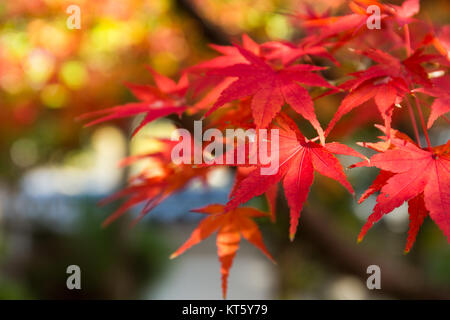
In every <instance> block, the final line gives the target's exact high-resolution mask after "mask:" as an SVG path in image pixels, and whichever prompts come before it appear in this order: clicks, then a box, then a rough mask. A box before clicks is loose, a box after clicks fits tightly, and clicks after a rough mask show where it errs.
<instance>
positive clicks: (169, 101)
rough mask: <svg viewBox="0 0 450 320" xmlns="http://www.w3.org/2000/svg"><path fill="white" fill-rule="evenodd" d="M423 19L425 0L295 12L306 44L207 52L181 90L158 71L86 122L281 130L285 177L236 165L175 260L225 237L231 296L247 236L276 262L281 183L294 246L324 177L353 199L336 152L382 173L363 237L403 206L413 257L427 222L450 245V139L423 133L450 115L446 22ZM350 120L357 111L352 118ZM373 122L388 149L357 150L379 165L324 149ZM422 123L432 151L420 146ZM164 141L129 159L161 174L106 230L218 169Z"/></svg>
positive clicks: (130, 198) (222, 246) (129, 195)
mask: <svg viewBox="0 0 450 320" xmlns="http://www.w3.org/2000/svg"><path fill="white" fill-rule="evenodd" d="M370 5H376V6H378V7H379V8H380V12H381V16H380V19H381V28H380V29H379V30H371V29H368V28H367V27H366V21H367V19H368V17H369V14H368V13H367V7H368V6H370ZM418 12H419V1H418V0H407V1H405V2H404V3H403V4H402V5H401V6H395V5H390V4H385V3H380V2H378V1H376V0H354V1H351V2H349V13H348V14H346V15H342V16H331V15H330V13H329V12H327V13H323V14H319V13H317V12H315V11H314V10H312V9H311V8H307V10H306V11H305V12H302V13H298V14H294V15H292V17H293V18H292V19H293V22H294V23H295V25H296V26H299V29H300V30H301V31H302V32H304V37H303V38H301V39H299V40H296V41H294V42H288V41H270V42H266V43H262V44H258V43H256V42H255V41H253V40H252V39H251V38H250V37H249V36H247V35H243V36H242V42H241V44H234V45H232V46H219V45H211V48H212V49H213V50H215V51H216V52H217V53H218V54H219V55H218V56H217V57H216V58H213V59H211V60H209V61H204V62H201V63H199V64H197V65H195V66H191V67H189V68H187V69H185V70H184V71H183V72H182V73H181V77H180V79H179V81H178V82H175V81H173V80H172V79H169V78H167V77H165V76H163V75H160V74H158V73H157V72H156V71H154V70H151V69H150V72H151V73H152V75H153V78H154V82H155V85H134V84H133V85H131V84H130V85H128V86H129V88H130V90H131V91H132V92H133V94H134V95H135V96H136V98H137V99H139V102H133V103H129V104H126V105H121V106H116V107H113V108H109V109H106V110H101V111H96V112H93V113H90V114H87V115H83V116H82V118H94V120H92V121H91V122H89V123H88V125H93V124H97V123H100V122H103V121H107V120H113V119H118V118H124V117H132V116H136V115H138V114H142V115H143V120H142V122H141V123H140V125H139V126H138V127H137V129H136V130H135V131H134V132H137V131H138V130H139V129H141V128H142V127H143V126H144V125H146V124H147V123H149V122H151V121H153V120H155V119H158V118H161V117H165V116H168V115H171V114H175V115H178V116H179V117H180V119H183V118H184V115H188V116H189V117H190V119H192V117H194V118H197V119H200V118H202V119H205V120H204V121H206V122H208V126H209V127H214V128H219V129H222V130H224V129H226V128H244V129H247V128H254V129H262V128H276V129H279V132H280V139H279V144H278V146H277V149H278V152H279V156H280V166H279V170H278V171H277V173H275V174H272V175H261V173H260V170H259V168H258V167H259V165H258V164H256V165H253V166H249V165H242V166H240V165H237V170H236V179H235V184H234V186H233V188H232V190H231V193H230V196H229V201H228V203H225V204H211V205H208V206H206V207H205V208H202V209H196V210H194V211H196V212H200V213H203V214H206V215H207V216H206V218H205V219H204V220H202V221H201V222H200V224H199V226H198V227H197V228H196V229H195V230H194V232H193V233H192V235H191V237H190V238H189V239H188V240H187V241H186V243H185V244H184V245H182V246H181V247H180V248H179V249H178V250H177V251H176V252H175V253H174V254H173V255H172V257H177V256H178V255H180V254H182V253H183V252H184V251H186V250H187V249H189V248H190V247H192V246H193V245H195V244H197V243H199V242H200V241H202V240H203V239H205V238H207V237H208V236H210V235H211V234H212V233H214V232H216V231H217V248H218V256H219V260H220V263H221V274H222V288H223V295H224V297H225V296H226V290H227V277H228V274H229V270H230V267H231V265H232V262H233V258H234V257H235V254H236V252H237V250H238V248H239V242H240V239H241V236H242V237H244V238H245V239H246V240H248V241H249V242H250V243H252V244H253V245H255V246H256V247H257V248H259V249H260V250H261V251H262V252H263V253H264V254H265V255H266V256H268V257H269V258H270V259H272V257H271V255H270V254H269V253H268V251H267V249H266V247H265V245H264V243H263V239H262V236H261V233H260V231H259V229H258V226H257V224H256V223H255V222H254V221H253V218H257V217H264V216H269V217H271V220H272V221H275V216H276V210H275V208H276V201H277V194H278V186H279V182H281V184H282V186H283V189H284V194H285V197H286V200H287V203H288V205H289V208H290V213H289V214H290V230H289V236H290V239H291V240H293V239H294V236H295V233H296V231H297V227H298V221H299V218H300V213H301V211H302V208H303V205H304V203H305V201H306V200H307V197H308V193H309V190H310V188H311V185H312V183H313V179H314V174H315V173H316V172H317V173H320V174H321V175H324V176H326V177H329V178H332V179H334V180H336V181H337V182H339V183H340V184H341V185H342V186H343V187H344V188H346V189H347V190H348V191H349V192H350V193H351V194H354V190H353V188H352V186H351V184H350V183H349V182H348V180H347V178H346V175H345V173H344V170H343V167H342V165H341V164H340V162H339V160H338V159H337V158H336V156H335V155H336V154H340V155H347V156H353V157H358V158H360V159H362V161H361V162H358V163H356V164H354V165H352V166H351V167H376V168H379V169H380V170H381V171H380V172H379V175H378V176H377V178H376V179H375V181H374V182H373V184H372V185H371V186H370V187H369V189H368V190H367V191H366V192H365V193H364V194H363V195H362V197H361V199H360V202H362V201H364V200H365V199H367V198H368V197H369V196H370V195H372V194H373V193H375V192H379V195H378V197H377V200H376V202H377V203H376V205H375V207H374V209H373V213H372V214H371V215H370V216H369V218H368V220H367V223H366V224H365V225H364V226H363V228H362V230H361V233H360V235H359V237H358V239H359V240H362V238H363V237H364V235H365V234H366V232H367V231H368V230H369V228H370V227H371V226H372V225H373V224H374V223H375V222H377V221H378V220H380V219H381V218H382V216H383V215H384V214H388V213H390V212H391V211H392V210H393V209H395V208H397V207H399V206H400V205H402V204H403V203H404V202H407V203H408V206H409V209H408V212H409V217H410V230H409V235H408V239H407V244H406V249H405V251H409V250H410V249H411V247H412V245H413V243H414V240H415V238H416V235H417V233H418V230H419V227H420V225H421V224H422V222H423V221H424V219H425V218H426V217H427V216H430V218H431V219H432V220H433V221H434V222H435V223H436V224H437V226H438V227H439V228H440V229H441V230H442V232H443V234H444V235H445V236H446V237H447V239H448V240H449V241H450V141H448V142H447V143H446V144H444V145H441V146H433V145H432V144H431V143H432V141H431V140H430V137H429V135H428V132H427V130H428V129H429V128H430V127H431V126H433V124H434V123H435V121H436V120H437V119H438V118H442V119H443V123H445V122H447V124H448V122H449V120H448V118H446V116H445V114H446V113H448V112H449V111H450V96H449V92H450V75H449V66H450V46H449V43H450V37H449V34H450V33H449V32H448V31H449V28H450V26H444V27H443V28H438V27H434V26H431V25H429V24H428V23H426V22H423V21H421V20H419V19H417V18H416V17H415V15H416V14H417V13H418ZM349 50H351V52H350V54H352V55H353V56H354V59H355V60H357V61H360V62H361V65H362V66H363V67H359V69H358V70H357V71H355V72H352V73H349V74H345V75H344V76H342V77H340V78H338V79H334V80H333V81H331V80H326V79H325V77H324V73H323V72H324V71H327V69H329V68H334V69H336V70H340V69H341V63H343V61H340V58H339V57H340V53H341V52H342V51H346V52H347V53H348V51H349ZM347 59H348V58H347ZM362 62H365V64H363V63H362ZM324 64H328V67H324V66H323V65H324ZM340 71H341V72H342V70H340ZM334 94H336V95H340V96H343V99H342V100H341V102H340V105H339V106H336V111H335V113H334V116H333V117H332V118H331V120H329V123H328V126H327V128H326V129H325V130H324V129H323V127H322V124H321V122H320V121H319V118H318V117H317V115H316V110H315V107H314V102H315V101H317V100H318V99H321V98H323V97H326V96H328V95H334ZM425 98H426V99H428V100H431V99H433V102H432V103H431V104H430V105H429V106H427V107H426V108H429V109H430V115H429V118H428V123H427V125H426V124H425V120H424V116H423V111H422V108H423V107H424V106H422V104H423V103H422V102H421V101H423V100H424V99H425ZM414 108H415V109H416V113H417V114H418V115H419V117H418V118H419V119H418V120H417V119H416V117H415V114H414ZM347 114H351V115H353V118H351V122H348V119H347V116H346V115H347ZM394 114H398V116H399V117H406V118H408V117H409V118H410V119H411V131H413V132H414V134H415V141H414V140H412V139H411V138H410V137H408V136H407V135H406V134H404V133H401V132H400V131H398V130H396V129H394V128H392V126H393V125H394V124H395V122H393V115H394ZM376 115H379V116H380V117H381V119H382V121H383V125H382V126H381V125H377V127H378V128H379V129H380V130H381V131H382V133H383V135H382V136H380V139H381V140H380V142H376V143H371V142H361V143H360V145H361V146H363V147H367V148H370V149H372V150H375V151H376V154H375V155H373V156H372V157H370V158H367V157H366V156H364V155H362V154H360V153H359V152H357V151H355V150H353V149H352V148H350V147H349V146H346V145H344V144H341V143H339V142H335V141H331V142H328V141H327V138H328V136H329V135H330V133H331V132H332V131H333V129H334V128H335V126H336V125H337V124H338V123H339V122H345V121H347V123H346V127H350V128H355V127H358V126H362V125H365V124H367V122H372V121H373V118H374V116H376ZM301 119H303V120H302V121H303V122H305V121H304V120H306V121H307V122H308V123H309V124H310V125H311V127H312V128H313V129H314V130H315V132H316V133H317V135H316V136H315V137H311V138H307V137H306V136H305V134H304V133H303V132H302V131H304V130H303V129H301V128H299V126H298V123H299V121H300V120H301ZM417 123H419V124H420V125H419V126H418V125H417ZM419 127H421V131H422V134H423V135H424V136H425V138H426V141H427V145H421V142H420V139H419V135H420V133H419ZM161 144H162V146H163V147H162V149H161V151H159V152H157V153H152V154H147V155H143V156H139V157H134V158H129V159H127V160H126V161H125V164H129V163H132V162H134V161H137V160H139V159H141V158H152V159H153V160H154V161H153V162H152V163H153V166H155V164H156V165H157V166H158V168H159V170H157V171H158V172H159V173H158V174H156V175H155V174H153V173H154V172H155V170H150V169H149V170H143V172H142V173H141V174H139V175H138V176H137V177H134V178H132V179H131V180H130V185H129V186H128V187H127V188H126V189H124V190H122V191H119V192H118V193H117V194H116V195H114V196H112V197H111V198H110V199H107V201H108V200H113V199H117V198H122V197H125V198H126V199H127V200H126V201H125V203H124V204H123V205H122V207H121V208H119V209H118V211H116V212H115V213H114V214H113V215H112V216H111V217H110V218H108V220H107V221H106V222H105V223H106V224H107V223H110V222H111V221H113V220H114V219H116V218H118V217H119V216H121V215H122V214H123V213H125V212H126V211H127V210H128V209H130V208H131V207H133V206H136V205H138V204H142V203H143V204H144V205H143V209H142V211H141V214H140V216H139V217H138V219H139V218H141V217H142V216H144V215H145V214H146V213H148V212H149V211H151V209H152V208H154V207H155V206H156V205H158V204H159V203H161V201H163V200H165V199H166V198H167V197H169V196H170V195H171V194H173V193H175V192H179V191H180V190H182V189H183V188H185V187H186V186H187V185H188V184H189V183H190V182H191V181H192V180H194V179H198V178H201V179H203V180H204V179H205V178H206V176H207V174H208V172H209V171H211V170H212V169H214V165H208V166H193V165H188V164H174V163H173V162H172V161H171V160H170V154H171V150H172V148H173V147H174V142H172V141H168V140H162V141H161ZM194 147H196V146H194ZM152 172H153V173H152ZM260 195H264V196H265V197H266V198H267V202H268V204H269V209H270V212H268V213H265V212H262V211H259V210H257V209H254V208H250V207H241V205H242V204H245V203H246V202H247V201H249V200H250V199H252V198H254V197H256V196H260Z"/></svg>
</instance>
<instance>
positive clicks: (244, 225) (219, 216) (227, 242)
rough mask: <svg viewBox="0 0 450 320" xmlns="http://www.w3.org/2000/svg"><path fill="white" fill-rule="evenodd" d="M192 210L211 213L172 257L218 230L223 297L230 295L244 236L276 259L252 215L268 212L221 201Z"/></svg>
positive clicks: (262, 215) (263, 215)
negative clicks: (228, 206) (229, 284)
mask: <svg viewBox="0 0 450 320" xmlns="http://www.w3.org/2000/svg"><path fill="white" fill-rule="evenodd" d="M192 211H194V212H199V213H204V214H207V215H208V216H207V217H206V218H205V219H203V220H202V221H201V222H200V224H199V225H198V227H197V228H196V229H195V230H194V231H193V232H192V234H191V236H190V237H189V239H188V240H186V242H185V243H184V244H183V245H182V246H181V247H180V248H179V249H178V250H177V251H175V252H174V253H173V254H172V255H171V256H170V258H171V259H173V258H176V257H178V256H179V255H180V254H182V253H183V252H185V251H186V250H188V249H189V248H191V247H192V246H194V245H196V244H198V243H200V242H201V241H203V240H204V239H206V238H208V237H209V236H210V235H211V234H213V233H214V232H216V231H217V240H216V244H217V255H218V256H219V261H220V264H221V269H220V272H221V274H222V293H223V297H224V298H226V296H227V280H228V275H229V273H230V268H231V265H232V264H233V260H234V257H235V256H236V252H237V251H238V249H239V243H240V241H241V236H242V237H244V238H245V239H246V240H247V241H248V242H250V243H251V244H253V245H254V246H255V247H257V248H258V249H259V250H261V251H262V252H263V253H264V254H265V255H266V256H267V257H268V258H269V259H270V260H272V261H274V260H273V258H272V256H271V255H270V253H269V252H268V251H267V249H266V246H265V245H264V243H263V238H262V235H261V232H260V231H259V228H258V225H257V224H256V223H255V222H254V221H253V220H252V218H257V217H265V216H267V214H266V213H264V212H261V211H259V210H257V209H254V208H250V207H246V208H235V209H233V210H228V211H226V210H225V206H224V205H221V204H210V205H208V206H206V207H204V208H201V209H195V210H192Z"/></svg>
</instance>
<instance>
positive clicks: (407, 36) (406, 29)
mask: <svg viewBox="0 0 450 320" xmlns="http://www.w3.org/2000/svg"><path fill="white" fill-rule="evenodd" d="M403 30H404V32H405V46H406V55H407V56H408V57H409V56H410V55H411V37H410V34H409V26H408V24H405V25H404V26H403Z"/></svg>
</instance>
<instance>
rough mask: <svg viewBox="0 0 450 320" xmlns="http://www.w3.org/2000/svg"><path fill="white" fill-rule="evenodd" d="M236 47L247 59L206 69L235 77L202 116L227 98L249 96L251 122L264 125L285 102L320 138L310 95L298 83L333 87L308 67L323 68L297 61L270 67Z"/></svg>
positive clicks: (228, 99)
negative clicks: (280, 66) (305, 120)
mask: <svg viewBox="0 0 450 320" xmlns="http://www.w3.org/2000/svg"><path fill="white" fill-rule="evenodd" d="M237 48H238V50H239V52H240V53H241V54H242V56H244V57H245V58H246V59H247V60H248V62H249V63H248V64H243V63H241V64H236V65H233V66H230V67H226V68H222V69H218V70H215V71H211V72H210V74H214V75H221V76H223V77H236V78H237V80H235V81H234V82H232V83H231V84H230V85H229V86H228V87H227V88H226V89H225V90H223V91H222V93H221V95H220V97H219V99H218V100H217V101H216V103H215V104H214V106H213V108H212V109H211V110H210V111H209V112H208V113H207V114H206V116H207V115H209V114H210V113H211V112H213V111H215V110H216V109H217V108H219V107H220V106H223V105H224V104H225V103H227V102H231V101H233V100H239V99H243V98H246V97H249V96H251V97H252V101H251V109H252V113H253V119H254V121H255V125H256V127H257V128H266V127H267V126H268V125H269V124H270V123H271V121H272V119H273V118H274V117H275V116H276V115H277V114H278V113H279V112H280V110H281V107H282V106H283V104H284V103H285V102H286V103H288V104H289V105H290V106H291V107H292V108H293V109H294V110H295V111H296V112H298V113H299V114H301V115H302V116H303V117H304V118H305V119H307V120H308V121H310V122H311V124H312V125H313V127H314V128H315V129H316V130H317V132H318V134H319V136H320V138H321V141H323V140H324V138H323V130H322V128H321V126H320V123H319V121H318V120H317V117H316V114H315V113H314V104H313V102H312V100H311V97H310V96H309V93H308V91H307V90H306V89H305V88H303V87H302V86H300V85H299V84H298V82H300V83H303V84H306V85H311V86H321V87H328V88H334V87H333V86H331V85H330V84H328V82H326V81H325V80H324V79H323V78H322V77H321V76H319V75H317V74H314V73H312V71H317V70H322V69H323V68H321V67H316V66H313V65H307V64H297V65H295V66H291V67H286V68H283V69H281V70H274V69H273V68H272V67H271V66H270V65H269V64H267V63H266V62H265V61H264V60H263V59H261V58H259V57H257V56H256V55H254V54H253V53H251V52H250V51H248V50H245V49H244V48H241V47H239V46H237Z"/></svg>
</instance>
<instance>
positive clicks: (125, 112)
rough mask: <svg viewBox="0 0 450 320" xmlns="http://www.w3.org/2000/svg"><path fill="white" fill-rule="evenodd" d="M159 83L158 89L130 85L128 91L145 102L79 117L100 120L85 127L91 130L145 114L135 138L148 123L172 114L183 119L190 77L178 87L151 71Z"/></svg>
mask: <svg viewBox="0 0 450 320" xmlns="http://www.w3.org/2000/svg"><path fill="white" fill-rule="evenodd" d="M149 70H150V72H151V73H152V75H153V78H154V80H155V83H156V87H154V86H149V85H136V84H128V85H127V86H128V88H129V89H130V90H131V92H133V94H134V95H135V96H136V98H138V99H139V100H141V102H132V103H127V104H124V105H120V106H115V107H112V108H107V109H103V110H99V111H94V112H89V113H86V114H83V115H81V116H80V117H78V119H79V120H84V119H89V118H96V117H99V118H98V119H96V120H93V121H91V122H89V123H87V124H86V125H85V126H86V127H89V126H92V125H95V124H98V123H101V122H105V121H109V120H114V119H119V118H126V117H133V116H136V115H139V114H145V117H144V119H143V120H142V121H141V123H140V124H139V125H138V127H137V128H136V129H135V130H134V132H133V135H135V134H136V133H137V132H138V131H139V130H140V129H142V127H144V126H145V125H146V124H147V123H149V122H151V121H153V120H156V119H158V118H161V117H165V116H168V115H170V114H172V113H176V114H178V115H181V114H182V113H183V112H184V111H185V110H186V108H187V106H186V105H185V100H184V95H185V94H186V91H187V89H188V78H187V75H186V74H183V76H181V78H180V80H179V81H178V83H175V82H174V81H173V80H172V79H170V78H167V77H166V76H163V75H161V74H159V73H157V72H156V71H154V70H152V69H150V68H149Z"/></svg>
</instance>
